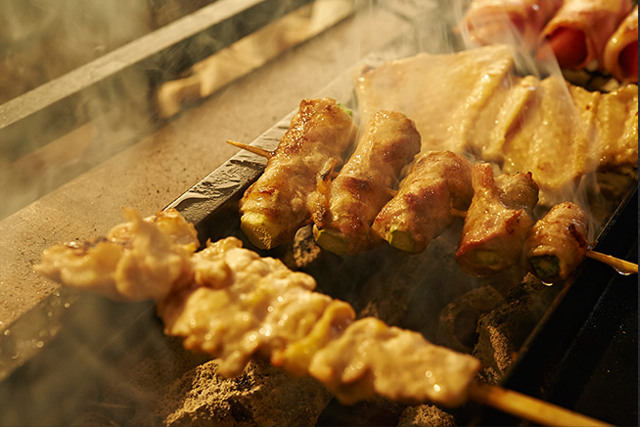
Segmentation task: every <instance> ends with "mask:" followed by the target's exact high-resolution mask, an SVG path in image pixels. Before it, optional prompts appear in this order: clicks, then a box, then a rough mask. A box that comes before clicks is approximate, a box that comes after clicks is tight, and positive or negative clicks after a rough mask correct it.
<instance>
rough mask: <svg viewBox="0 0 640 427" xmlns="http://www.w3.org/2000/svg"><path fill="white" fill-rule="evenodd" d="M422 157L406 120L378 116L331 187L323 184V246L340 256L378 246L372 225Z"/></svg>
mask: <svg viewBox="0 0 640 427" xmlns="http://www.w3.org/2000/svg"><path fill="white" fill-rule="evenodd" d="M419 152H420V134H418V131H417V130H416V127H415V125H414V123H413V122H412V121H411V120H410V119H408V118H407V117H406V116H405V115H404V114H401V113H396V112H392V111H385V110H381V111H378V112H377V113H376V114H375V115H374V116H373V117H372V119H371V120H370V122H369V124H368V125H367V128H366V129H365V132H364V133H363V134H362V136H361V137H360V140H359V142H358V145H357V147H356V149H355V151H354V153H353V154H352V155H351V157H350V158H349V160H348V161H347V163H346V164H345V165H344V167H343V168H342V170H341V171H340V173H338V176H337V177H336V178H335V180H333V181H332V182H330V183H328V182H324V183H320V184H319V186H318V193H320V196H319V199H320V200H322V201H321V202H319V203H318V204H317V206H316V208H315V209H314V212H313V222H314V227H313V234H314V236H315V238H316V242H317V243H318V245H319V246H320V247H322V248H324V249H327V250H330V251H332V252H335V253H337V254H339V255H345V254H354V253H356V252H360V251H362V250H365V249H368V248H370V247H371V246H373V245H375V244H376V243H377V241H378V240H379V239H378V238H377V237H376V236H375V235H374V234H373V233H372V231H371V224H372V223H373V220H374V219H375V217H376V215H377V214H378V212H379V211H380V209H381V208H382V206H383V205H384V204H385V203H386V202H387V201H388V200H389V199H390V198H391V191H392V189H393V187H394V186H395V185H396V183H397V182H398V180H399V179H400V175H401V173H402V170H403V169H404V168H405V167H406V166H407V165H408V164H410V163H411V162H412V161H413V158H414V157H415V155H416V154H418V153H419Z"/></svg>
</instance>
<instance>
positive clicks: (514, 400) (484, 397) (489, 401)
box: [469, 383, 610, 426]
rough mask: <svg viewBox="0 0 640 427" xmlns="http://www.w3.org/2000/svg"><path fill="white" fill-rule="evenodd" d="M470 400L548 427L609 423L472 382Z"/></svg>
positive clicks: (509, 391) (521, 395) (512, 392)
mask: <svg viewBox="0 0 640 427" xmlns="http://www.w3.org/2000/svg"><path fill="white" fill-rule="evenodd" d="M469 394H470V398H471V399H472V400H474V401H476V402H478V403H481V404H483V405H488V406H491V407H493V408H496V409H499V410H500V411H502V412H506V413H508V414H511V415H515V416H517V417H520V418H524V419H527V420H529V421H533V422H534V423H538V424H541V425H547V426H608V425H610V424H607V423H604V422H602V421H599V420H596V419H594V418H590V417H587V416H585V415H582V414H579V413H577V412H573V411H570V410H568V409H565V408H562V407H560V406H556V405H554V404H552V403H549V402H545V401H542V400H539V399H536V398H534V397H531V396H527V395H524V394H522V393H518V392H516V391H513V390H506V389H504V388H501V387H498V386H493V385H488V384H481V383H473V384H472V385H471V388H470V390H469Z"/></svg>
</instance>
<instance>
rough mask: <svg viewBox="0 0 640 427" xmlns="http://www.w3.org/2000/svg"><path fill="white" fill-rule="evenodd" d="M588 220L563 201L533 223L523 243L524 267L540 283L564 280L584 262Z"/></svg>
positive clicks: (572, 205) (575, 206)
mask: <svg viewBox="0 0 640 427" xmlns="http://www.w3.org/2000/svg"><path fill="white" fill-rule="evenodd" d="M587 221H588V219H587V214H586V213H585V211H584V210H582V208H580V206H578V205H576V204H574V203H571V202H564V203H560V204H558V205H555V206H554V207H552V208H551V210H549V212H548V213H547V214H546V215H545V216H544V217H543V218H542V219H540V220H538V222H536V223H535V225H534V226H533V228H532V229H531V232H530V233H529V237H527V240H526V243H525V253H526V258H527V267H528V269H529V271H531V272H532V273H533V274H534V275H536V276H537V277H538V278H539V279H540V280H542V281H543V282H549V283H552V282H556V281H558V280H564V279H566V278H567V277H569V275H570V274H571V273H572V272H573V271H574V270H575V269H576V267H578V265H580V264H581V263H582V261H584V258H585V256H586V253H587V250H588V249H589V247H588V244H587V232H588V222H587Z"/></svg>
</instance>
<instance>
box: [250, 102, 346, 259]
mask: <svg viewBox="0 0 640 427" xmlns="http://www.w3.org/2000/svg"><path fill="white" fill-rule="evenodd" d="M355 130H356V126H355V124H354V122H353V119H352V117H351V115H350V114H349V113H347V112H346V111H345V110H344V109H343V108H342V107H341V106H340V105H339V104H338V103H337V102H336V101H335V100H334V99H332V98H319V99H304V100H302V102H301V103H300V108H299V110H298V113H297V114H296V115H295V117H294V118H293V119H292V120H291V126H290V128H289V130H288V131H287V132H286V133H285V135H284V136H283V137H282V139H281V140H280V144H279V145H278V148H277V149H276V150H275V152H274V154H273V155H272V156H271V157H270V158H269V160H268V162H267V166H266V168H265V170H264V173H263V174H262V175H261V176H260V178H258V180H257V181H256V182H254V183H253V184H252V185H251V186H250V187H249V188H248V189H247V190H246V192H245V194H244V196H243V198H242V200H241V201H240V212H241V213H242V217H241V219H240V221H241V227H242V230H243V231H244V233H245V234H246V235H247V237H248V238H249V240H250V241H251V243H253V244H254V245H256V246H257V247H259V248H261V249H270V248H272V247H275V246H278V245H280V244H282V243H285V242H287V241H289V240H291V239H292V238H293V235H294V233H295V232H296V231H297V230H298V228H300V226H302V225H304V224H307V223H309V222H311V211H310V207H309V206H310V201H309V195H310V194H312V193H313V192H314V190H315V189H316V185H317V181H318V180H322V178H323V176H327V175H329V174H330V173H331V172H332V171H333V169H334V168H335V167H336V166H338V165H340V164H341V163H342V155H343V153H344V152H345V151H346V150H347V148H348V147H349V145H350V144H351V142H352V140H353V137H354V135H355Z"/></svg>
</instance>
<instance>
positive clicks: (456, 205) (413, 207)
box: [373, 151, 473, 253]
mask: <svg viewBox="0 0 640 427" xmlns="http://www.w3.org/2000/svg"><path fill="white" fill-rule="evenodd" d="M471 169H472V165H471V162H469V161H468V160H467V159H465V158H464V157H462V156H460V155H458V154H455V153H452V152H450V151H432V152H427V153H423V154H422V155H420V157H418V159H417V160H416V162H415V164H414V165H413V167H412V168H411V170H410V171H409V173H408V174H407V176H406V177H405V178H404V179H403V180H402V182H401V183H400V188H399V189H398V193H397V194H396V195H395V196H394V197H393V198H392V199H391V200H390V201H389V202H388V203H387V204H386V205H385V206H384V207H383V208H382V209H381V210H380V212H379V213H378V215H377V216H376V218H375V221H374V223H373V231H374V232H375V233H376V234H378V236H380V238H382V239H384V240H386V241H388V242H389V243H390V244H391V245H392V246H394V247H396V248H398V249H401V250H404V251H407V252H411V253H418V252H422V251H423V250H425V249H426V247H427V246H428V245H429V242H431V240H432V239H434V238H436V237H437V236H438V235H440V233H442V231H444V229H445V228H446V227H448V226H449V224H450V223H451V221H452V220H453V218H454V216H453V215H452V211H454V210H455V211H466V210H467V208H468V207H469V204H470V203H471V198H472V197H473V188H472V186H471Z"/></svg>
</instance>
